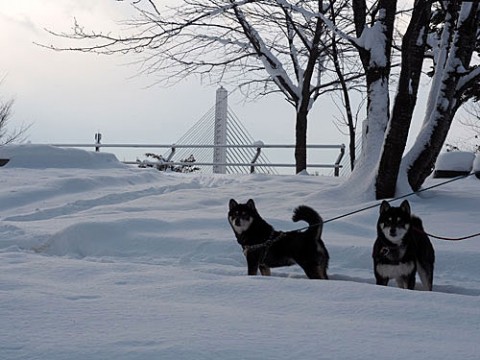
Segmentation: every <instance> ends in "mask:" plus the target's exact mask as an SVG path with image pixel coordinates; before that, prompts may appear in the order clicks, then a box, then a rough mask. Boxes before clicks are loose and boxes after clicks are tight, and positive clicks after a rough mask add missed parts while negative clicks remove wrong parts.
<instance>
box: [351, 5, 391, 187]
mask: <svg viewBox="0 0 480 360" xmlns="http://www.w3.org/2000/svg"><path fill="white" fill-rule="evenodd" d="M353 6H354V7H353V10H354V19H355V27H356V31H357V36H358V37H360V38H363V37H365V34H363V33H360V34H359V33H358V32H359V31H362V32H365V31H369V34H367V35H366V36H375V39H376V40H378V41H382V42H383V43H379V44H375V46H378V47H382V48H383V50H384V51H383V52H381V53H380V52H373V51H371V50H372V49H368V48H366V49H365V48H359V54H360V59H361V60H362V64H363V67H364V69H365V74H366V83H367V121H366V126H367V128H366V129H364V133H365V136H364V142H363V144H362V145H363V146H362V153H361V156H360V158H359V161H358V163H357V164H356V166H355V169H354V171H353V173H352V177H351V178H352V179H354V180H353V182H355V181H356V179H358V180H361V181H362V182H363V183H370V185H369V186H372V185H374V183H375V178H374V177H375V174H376V170H377V166H378V160H379V157H380V154H381V150H382V146H383V138H384V135H385V131H386V128H387V124H388V121H389V117H390V110H389V102H390V100H389V76H390V67H391V63H390V58H391V46H392V38H393V24H394V22H395V13H396V6H397V1H396V0H380V1H379V4H378V14H379V15H378V17H377V19H376V21H375V24H374V25H373V26H372V27H370V28H366V27H365V23H366V22H365V17H366V13H364V12H365V1H363V0H355V1H354V2H353ZM362 29H363V30H362ZM365 190H366V191H371V189H365Z"/></svg>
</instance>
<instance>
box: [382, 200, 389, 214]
mask: <svg viewBox="0 0 480 360" xmlns="http://www.w3.org/2000/svg"><path fill="white" fill-rule="evenodd" d="M390 207H391V206H390V204H389V203H388V201H387V200H383V201H382V204H381V205H380V214H383V213H384V212H385V211H388V210H389V209H390Z"/></svg>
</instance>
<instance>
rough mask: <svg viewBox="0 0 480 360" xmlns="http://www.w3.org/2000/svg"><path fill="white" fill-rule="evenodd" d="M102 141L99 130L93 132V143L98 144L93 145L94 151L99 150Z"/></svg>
mask: <svg viewBox="0 0 480 360" xmlns="http://www.w3.org/2000/svg"><path fill="white" fill-rule="evenodd" d="M101 141H102V134H100V133H99V132H97V133H96V134H95V144H96V145H98V146H95V151H96V152H99V151H100V145H101V143H100V142H101Z"/></svg>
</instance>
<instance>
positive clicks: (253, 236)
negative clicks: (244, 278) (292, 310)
mask: <svg viewBox="0 0 480 360" xmlns="http://www.w3.org/2000/svg"><path fill="white" fill-rule="evenodd" d="M292 220H293V221H294V222H297V221H300V220H303V221H306V222H307V223H308V225H309V227H308V229H307V230H306V231H289V232H280V231H275V229H274V228H273V227H272V226H271V225H270V224H268V223H267V222H266V221H265V220H263V219H262V217H261V216H260V215H259V214H258V211H257V209H256V208H255V203H254V202H253V200H252V199H250V200H248V201H247V202H246V203H245V204H239V203H237V202H236V201H235V200H233V199H231V200H230V203H229V212H228V222H229V223H230V225H231V226H232V229H233V232H234V233H235V236H236V238H237V242H238V243H239V244H240V245H241V246H242V249H243V251H244V254H245V257H246V258H247V264H248V275H256V274H257V272H258V269H259V268H260V272H261V274H262V275H270V268H274V267H280V266H290V265H293V264H298V265H300V266H301V268H302V269H303V270H304V271H305V274H306V275H307V276H308V278H310V279H328V276H327V268H328V259H329V255H328V251H327V249H326V248H325V245H324V243H323V241H322V239H321V234H322V228H323V221H322V218H321V217H320V215H318V213H317V212H316V211H315V210H313V209H312V208H310V207H308V206H299V207H297V208H296V209H295V210H294V212H293V216H292Z"/></svg>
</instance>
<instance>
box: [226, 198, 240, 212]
mask: <svg viewBox="0 0 480 360" xmlns="http://www.w3.org/2000/svg"><path fill="white" fill-rule="evenodd" d="M237 205H238V203H237V202H236V201H235V200H233V199H230V201H229V202H228V208H229V209H230V210H232V209H233V208H234V207H235V206H237Z"/></svg>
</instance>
